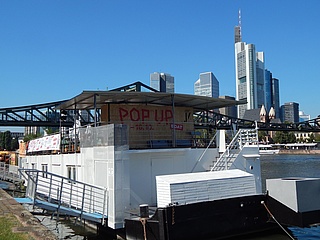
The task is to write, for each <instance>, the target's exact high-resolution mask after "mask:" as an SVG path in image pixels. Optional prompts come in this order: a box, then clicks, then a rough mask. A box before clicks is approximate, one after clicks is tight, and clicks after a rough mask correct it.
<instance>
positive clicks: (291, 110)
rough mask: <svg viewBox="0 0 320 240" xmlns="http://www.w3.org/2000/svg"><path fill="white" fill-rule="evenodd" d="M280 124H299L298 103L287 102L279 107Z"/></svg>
mask: <svg viewBox="0 0 320 240" xmlns="http://www.w3.org/2000/svg"><path fill="white" fill-rule="evenodd" d="M281 117H282V118H281V120H282V122H288V123H296V122H299V103H295V102H288V103H285V104H284V105H282V106H281Z"/></svg>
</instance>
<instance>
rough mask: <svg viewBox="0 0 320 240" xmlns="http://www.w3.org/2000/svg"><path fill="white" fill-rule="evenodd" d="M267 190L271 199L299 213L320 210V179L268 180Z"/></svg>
mask: <svg viewBox="0 0 320 240" xmlns="http://www.w3.org/2000/svg"><path fill="white" fill-rule="evenodd" d="M266 188H267V190H268V193H269V195H270V196H271V197H273V198H274V199H276V200H278V201H279V202H281V203H282V204H284V205H285V206H287V207H289V208H290V209H292V210H294V211H295V212H297V213H298V212H309V211H315V210H320V202H319V201H317V199H320V191H319V189H320V178H277V179H267V180H266Z"/></svg>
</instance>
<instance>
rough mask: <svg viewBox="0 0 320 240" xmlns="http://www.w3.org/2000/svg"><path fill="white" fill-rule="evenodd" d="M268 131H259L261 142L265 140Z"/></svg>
mask: <svg viewBox="0 0 320 240" xmlns="http://www.w3.org/2000/svg"><path fill="white" fill-rule="evenodd" d="M267 135H268V133H267V132H266V131H258V138H259V142H262V141H265V140H266V136H267Z"/></svg>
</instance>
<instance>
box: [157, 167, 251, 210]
mask: <svg viewBox="0 0 320 240" xmlns="http://www.w3.org/2000/svg"><path fill="white" fill-rule="evenodd" d="M156 182H157V205H158V207H166V206H168V205H169V204H179V205H183V204H190V203H197V202H204V201H212V200H218V199H226V198H234V197H242V196H250V195H256V194H257V191H256V185H255V178H254V176H253V175H252V174H250V173H247V172H244V171H241V170H238V169H234V170H226V171H216V172H201V173H186V174H173V175H163V176H156Z"/></svg>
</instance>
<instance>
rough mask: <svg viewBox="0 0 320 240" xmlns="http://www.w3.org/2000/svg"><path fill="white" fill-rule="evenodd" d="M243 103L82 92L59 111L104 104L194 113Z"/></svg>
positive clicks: (174, 95)
mask: <svg viewBox="0 0 320 240" xmlns="http://www.w3.org/2000/svg"><path fill="white" fill-rule="evenodd" d="M244 103H245V102H241V101H235V100H230V99H220V98H212V97H204V96H197V95H189V94H180V93H163V92H117V91H83V92H82V93H81V94H79V95H78V96H76V97H74V98H71V99H70V100H68V101H65V102H64V103H62V104H61V105H60V106H59V108H60V109H77V110H89V109H96V108H101V106H103V105H105V104H146V105H148V104H152V105H162V106H183V107H193V109H194V111H203V110H212V109H216V108H222V107H229V106H235V105H239V104H244Z"/></svg>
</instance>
